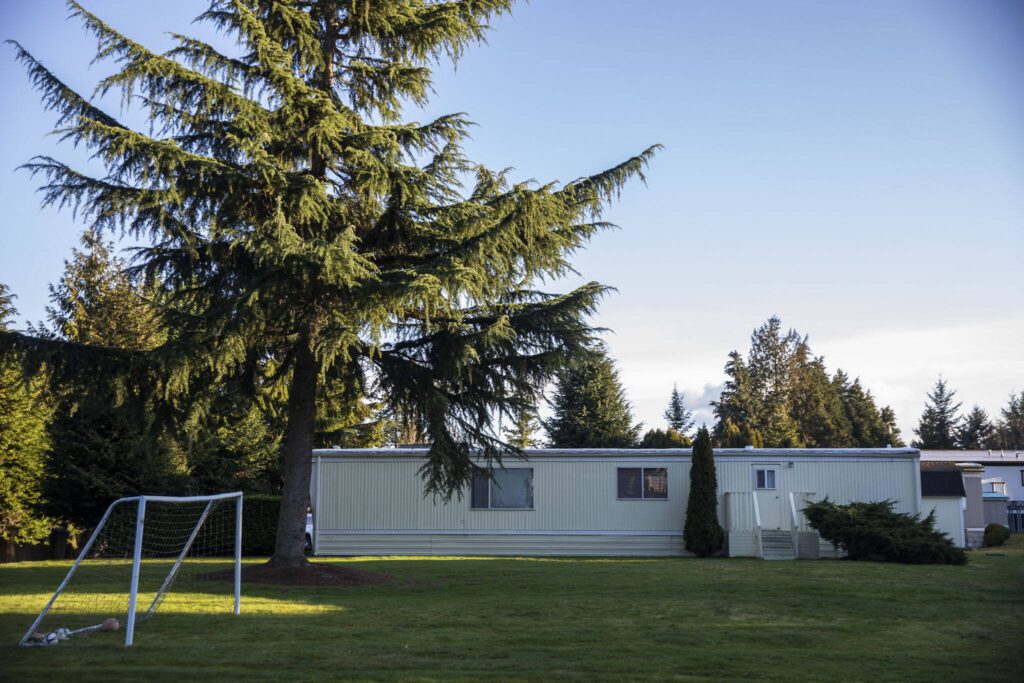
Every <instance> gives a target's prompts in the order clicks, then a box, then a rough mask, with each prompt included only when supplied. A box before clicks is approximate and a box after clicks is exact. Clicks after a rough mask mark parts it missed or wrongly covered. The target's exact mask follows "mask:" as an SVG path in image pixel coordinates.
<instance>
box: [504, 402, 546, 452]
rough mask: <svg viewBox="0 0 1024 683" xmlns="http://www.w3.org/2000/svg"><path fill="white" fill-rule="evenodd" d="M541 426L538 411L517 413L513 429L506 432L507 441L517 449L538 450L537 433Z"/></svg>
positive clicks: (525, 409)
mask: <svg viewBox="0 0 1024 683" xmlns="http://www.w3.org/2000/svg"><path fill="white" fill-rule="evenodd" d="M541 426H542V425H541V422H540V418H539V417H538V415H537V409H536V408H533V407H530V408H524V409H522V410H520V411H518V412H517V413H516V415H515V420H514V422H513V423H512V427H511V428H510V429H508V430H507V431H506V432H505V440H506V441H507V442H508V443H510V444H511V445H513V446H515V447H516V448H536V447H537V446H538V445H539V442H538V440H537V437H536V433H537V431H538V430H540V428H541Z"/></svg>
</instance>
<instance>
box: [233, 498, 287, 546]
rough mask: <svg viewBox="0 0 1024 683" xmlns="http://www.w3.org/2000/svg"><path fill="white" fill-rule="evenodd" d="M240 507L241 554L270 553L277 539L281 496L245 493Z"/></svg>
mask: <svg viewBox="0 0 1024 683" xmlns="http://www.w3.org/2000/svg"><path fill="white" fill-rule="evenodd" d="M242 507H243V509H242V554H243V555H270V554H271V553H273V552H274V541H275V540H277V515H278V513H279V512H280V511H281V496H268V495H248V494H246V496H245V501H244V502H243V504H242Z"/></svg>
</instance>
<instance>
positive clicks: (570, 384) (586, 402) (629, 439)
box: [545, 349, 640, 448]
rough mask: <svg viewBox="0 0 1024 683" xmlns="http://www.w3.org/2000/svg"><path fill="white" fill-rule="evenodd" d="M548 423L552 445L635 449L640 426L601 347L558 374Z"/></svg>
mask: <svg viewBox="0 0 1024 683" xmlns="http://www.w3.org/2000/svg"><path fill="white" fill-rule="evenodd" d="M552 406H553V415H552V417H551V419H550V420H549V421H548V422H547V423H546V425H545V426H546V428H547V431H548V439H549V442H550V445H551V447H552V448H633V447H634V446H635V445H636V442H637V437H638V436H639V433H640V425H639V424H633V415H632V411H631V409H630V406H629V402H628V401H627V400H626V393H625V391H624V390H623V388H622V384H621V382H620V381H619V374H618V372H617V371H616V369H615V364H614V363H613V362H612V359H611V358H609V357H608V355H607V354H606V353H605V352H604V350H602V349H599V350H596V351H594V352H591V353H589V354H587V355H586V356H584V357H581V358H580V359H579V360H578V361H577V362H575V363H573V364H572V365H570V366H569V367H568V368H566V369H565V370H563V371H562V372H560V373H559V375H558V379H557V382H556V386H555V396H554V399H553V401H552Z"/></svg>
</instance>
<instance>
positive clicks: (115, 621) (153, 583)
mask: <svg viewBox="0 0 1024 683" xmlns="http://www.w3.org/2000/svg"><path fill="white" fill-rule="evenodd" d="M241 530H242V494H241V493H224V494H220V495H216V496H191V497H186V498H172V497H166V496H137V497H134V498H122V499H120V500H117V501H114V502H113V503H112V504H111V505H110V507H109V508H107V511H106V513H105V514H104V515H103V519H102V520H100V523H99V524H98V525H97V526H96V530H95V531H93V533H92V535H91V536H90V537H89V540H88V541H87V542H86V544H85V545H84V546H83V547H82V550H81V552H80V553H79V555H78V559H77V560H76V561H75V563H74V564H73V565H72V567H71V569H70V570H69V571H68V573H67V576H65V577H64V580H63V581H62V582H61V584H60V586H58V588H57V590H56V592H54V594H53V597H51V598H50V601H49V602H48V603H47V604H46V606H45V607H44V608H43V610H42V612H40V613H39V616H38V617H36V620H35V621H34V622H33V623H32V626H31V627H30V628H29V630H28V631H27V632H26V633H25V635H24V637H23V638H22V639H21V645H53V644H56V643H60V642H63V641H66V640H68V639H78V638H81V637H82V636H84V635H86V634H90V633H96V632H111V631H116V632H119V633H117V634H116V636H117V637H118V638H120V637H121V636H122V635H123V637H124V644H125V645H126V646H128V645H131V644H132V642H133V640H134V636H135V627H136V625H137V624H138V623H139V622H141V621H143V620H144V619H147V618H149V617H151V616H153V615H154V614H156V613H157V611H163V612H177V613H187V614H195V613H216V612H222V613H231V612H234V613H235V614H238V611H239V597H240V579H241V573H240V572H241V549H242V545H241V540H242V539H241V535H242V533H241ZM111 635H114V634H111Z"/></svg>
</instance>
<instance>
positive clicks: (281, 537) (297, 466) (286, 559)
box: [270, 333, 320, 568]
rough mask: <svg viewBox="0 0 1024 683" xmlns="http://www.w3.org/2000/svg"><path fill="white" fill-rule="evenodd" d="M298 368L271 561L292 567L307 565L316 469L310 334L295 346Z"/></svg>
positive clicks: (314, 364) (314, 385)
mask: <svg viewBox="0 0 1024 683" xmlns="http://www.w3.org/2000/svg"><path fill="white" fill-rule="evenodd" d="M295 351H296V353H295V369H294V370H293V372H292V383H291V386H290V387H289V391H288V426H287V428H286V430H285V436H284V486H283V487H282V492H281V512H280V514H279V515H278V519H277V540H276V541H275V543H274V555H273V556H272V557H271V558H270V564H271V565H272V566H274V567H283V568H292V567H295V568H297V567H302V566H304V565H306V564H308V562H307V560H306V553H305V540H306V502H307V501H308V500H309V481H310V474H311V472H312V469H313V432H314V429H315V427H316V389H317V381H318V379H319V374H320V369H319V367H318V364H317V360H316V357H315V356H314V355H313V348H312V342H311V340H310V338H309V334H308V333H305V334H303V335H302V336H301V337H300V339H299V343H298V345H297V348H296V350H295Z"/></svg>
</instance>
